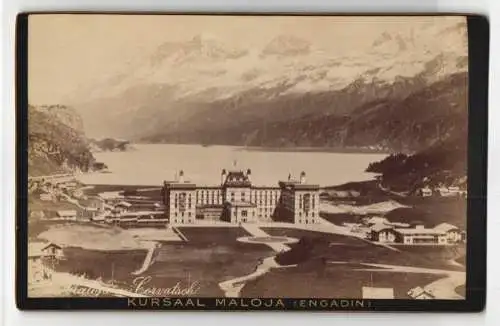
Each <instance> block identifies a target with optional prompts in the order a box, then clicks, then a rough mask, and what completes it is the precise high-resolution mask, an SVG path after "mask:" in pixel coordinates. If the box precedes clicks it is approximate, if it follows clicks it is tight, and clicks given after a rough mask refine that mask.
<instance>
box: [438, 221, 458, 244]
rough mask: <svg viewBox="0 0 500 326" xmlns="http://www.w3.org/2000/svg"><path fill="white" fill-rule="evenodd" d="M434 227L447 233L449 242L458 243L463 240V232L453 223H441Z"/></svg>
mask: <svg viewBox="0 0 500 326" xmlns="http://www.w3.org/2000/svg"><path fill="white" fill-rule="evenodd" d="M434 229H435V230H439V231H441V232H444V233H445V234H446V238H447V240H448V243H457V242H460V241H462V232H461V231H460V229H459V228H458V227H456V226H454V225H452V224H448V223H441V224H439V225H437V226H436V227H435V228H434Z"/></svg>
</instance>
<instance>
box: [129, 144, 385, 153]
mask: <svg viewBox="0 0 500 326" xmlns="http://www.w3.org/2000/svg"><path fill="white" fill-rule="evenodd" d="M132 145H139V146H142V145H153V146H156V145H171V146H196V147H202V148H210V147H231V148H234V149H237V150H241V151H262V152H317V153H338V154H385V155H390V154H392V153H393V151H391V150H388V149H375V148H374V149H370V148H359V147H352V148H347V147H325V146H297V147H292V146H246V145H230V144H200V143H168V142H165V143H162V142H158V143H151V142H137V143H132Z"/></svg>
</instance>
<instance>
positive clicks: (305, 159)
mask: <svg viewBox="0 0 500 326" xmlns="http://www.w3.org/2000/svg"><path fill="white" fill-rule="evenodd" d="M94 156H95V158H96V159H97V161H99V162H103V163H105V164H106V165H107V166H108V168H109V170H110V172H111V173H92V174H84V175H80V176H79V178H80V180H81V181H82V182H84V183H87V184H117V185H161V184H162V182H163V180H174V179H175V175H176V173H178V172H179V171H180V170H183V171H184V175H185V180H189V181H192V182H194V183H197V184H199V185H218V184H220V182H221V170H222V169H226V170H233V169H238V170H245V171H246V170H247V169H251V172H252V173H251V180H252V183H253V184H254V185H266V186H271V185H277V183H278V181H280V180H286V179H287V178H288V175H289V174H292V177H293V178H297V179H298V178H299V176H300V173H301V171H304V172H306V175H307V182H308V183H315V184H319V185H321V186H329V185H337V184H342V183H346V182H351V181H364V180H370V179H373V177H374V176H375V174H373V173H367V172H364V171H365V169H366V168H367V167H368V164H369V163H371V162H375V161H379V160H381V159H383V158H384V157H386V156H387V155H386V154H374V153H333V152H318V151H300V152H291V151H273V150H265V149H263V150H256V149H255V148H252V149H249V150H245V148H243V147H232V146H208V147H203V146H201V145H166V144H147V145H146V144H136V145H134V150H130V151H126V152H101V153H94ZM235 164H236V167H235Z"/></svg>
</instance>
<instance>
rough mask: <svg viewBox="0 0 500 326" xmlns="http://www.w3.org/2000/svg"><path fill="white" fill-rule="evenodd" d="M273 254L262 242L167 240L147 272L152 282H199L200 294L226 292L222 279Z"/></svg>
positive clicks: (243, 272)
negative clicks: (223, 289) (174, 241)
mask: <svg viewBox="0 0 500 326" xmlns="http://www.w3.org/2000/svg"><path fill="white" fill-rule="evenodd" d="M272 255H274V252H273V251H272V250H270V249H269V248H268V247H266V246H263V245H251V244H242V243H234V244H233V245H230V244H228V243H226V244H208V245H207V243H200V242H198V243H190V242H187V243H182V244H164V245H163V246H162V248H161V249H160V252H159V254H158V256H157V258H156V261H155V263H154V264H153V265H152V266H151V267H150V268H149V270H148V271H147V272H146V273H145V274H144V275H148V276H151V283H150V286H152V287H170V286H173V285H175V284H176V283H177V282H181V283H182V284H188V283H191V282H195V281H197V282H199V285H200V291H199V292H198V293H197V296H202V297H210V296H224V293H223V292H222V290H221V289H220V288H219V285H218V284H219V283H220V282H223V281H226V280H229V279H232V278H235V277H240V276H243V275H246V274H249V273H251V272H252V271H254V269H255V267H256V266H257V264H258V261H259V260H260V259H263V258H265V257H269V256H272Z"/></svg>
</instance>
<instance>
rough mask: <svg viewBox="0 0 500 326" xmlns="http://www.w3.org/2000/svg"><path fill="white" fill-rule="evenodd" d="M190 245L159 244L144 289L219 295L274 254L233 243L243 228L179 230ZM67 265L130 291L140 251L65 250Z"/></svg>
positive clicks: (63, 268) (264, 248)
mask: <svg viewBox="0 0 500 326" xmlns="http://www.w3.org/2000/svg"><path fill="white" fill-rule="evenodd" d="M182 232H183V233H184V234H185V235H186V236H187V237H188V239H189V240H190V241H189V242H182V243H172V242H162V244H161V248H160V249H158V250H157V252H156V253H155V258H154V260H153V263H152V265H151V266H150V267H149V269H148V270H147V271H146V272H145V273H143V274H141V277H151V279H150V281H149V282H148V283H147V285H146V286H145V287H150V288H170V287H173V286H175V285H176V284H177V283H180V286H181V287H188V286H189V284H190V283H193V282H199V286H200V290H199V292H198V293H197V296H205V297H210V296H223V295H224V294H223V292H222V291H221V290H220V288H219V286H218V284H219V283H220V282H223V281H225V280H228V279H231V278H235V277H239V276H243V275H246V274H249V273H251V272H252V271H253V270H254V269H255V267H256V266H257V264H258V261H259V260H260V259H262V258H265V257H269V256H272V255H274V252H273V251H272V250H271V249H269V248H268V247H267V246H265V245H261V244H248V243H241V242H238V241H236V239H237V238H238V237H239V236H241V235H246V232H245V231H244V230H243V229H241V228H237V227H235V228H182ZM65 255H66V258H67V259H66V260H65V261H63V262H61V263H60V264H59V266H58V267H57V269H58V270H59V271H66V272H72V273H86V274H87V275H89V277H91V278H98V277H101V278H102V279H103V280H104V281H109V280H111V279H113V280H114V281H115V283H116V284H117V285H119V286H120V287H122V288H126V289H129V290H133V288H134V284H133V281H134V279H135V278H136V276H134V275H131V274H130V273H131V272H133V271H135V270H137V269H139V267H140V266H141V264H142V262H143V260H144V257H145V251H144V250H127V251H124V250H122V251H97V250H84V249H79V248H68V249H65Z"/></svg>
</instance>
